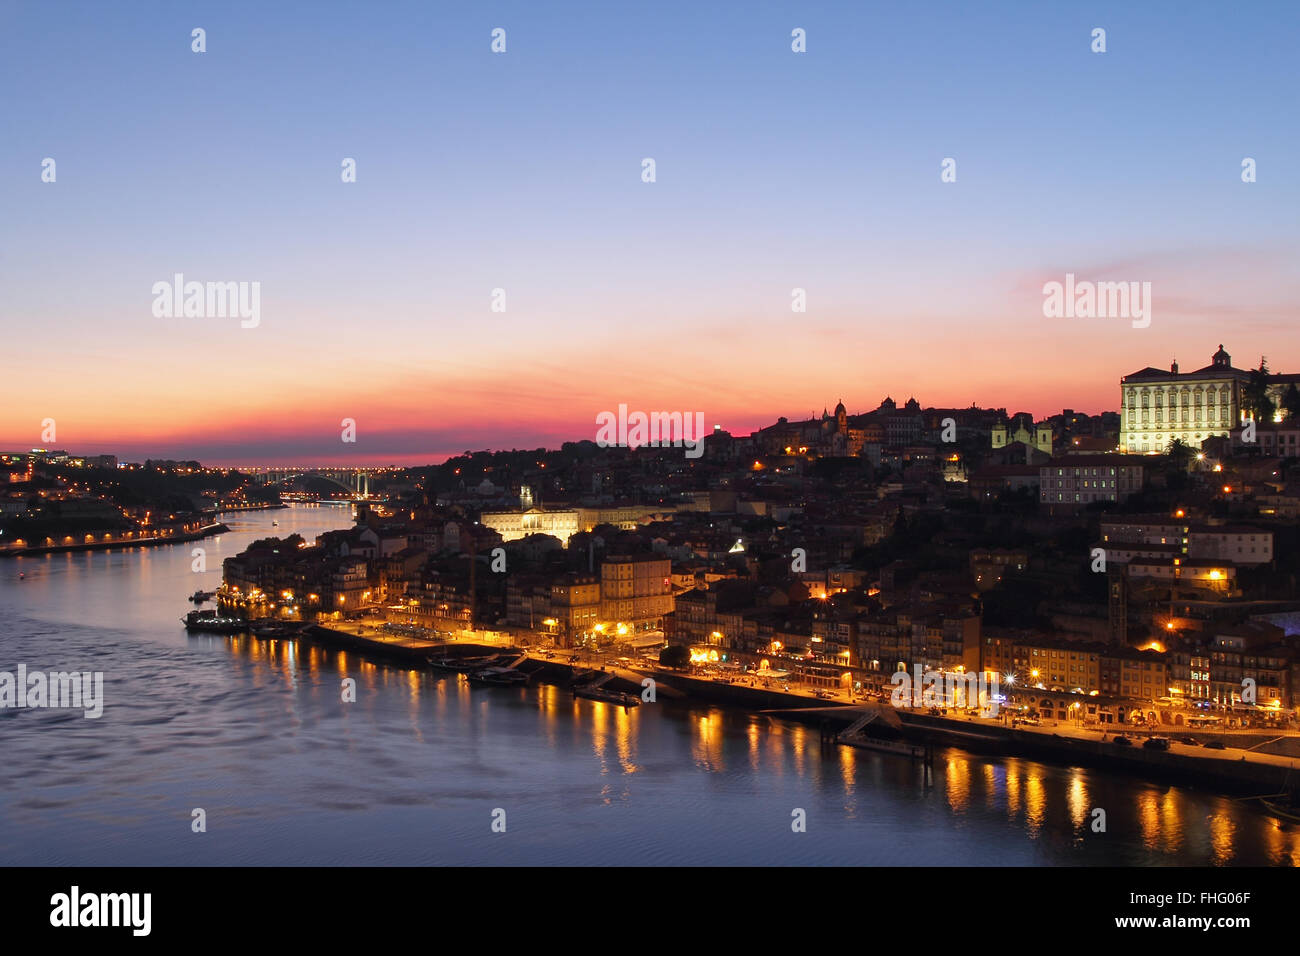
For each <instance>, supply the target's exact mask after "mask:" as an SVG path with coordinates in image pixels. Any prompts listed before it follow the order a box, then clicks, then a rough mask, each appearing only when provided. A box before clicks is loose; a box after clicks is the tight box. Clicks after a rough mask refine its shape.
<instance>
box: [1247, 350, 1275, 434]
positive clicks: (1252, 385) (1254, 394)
mask: <svg viewBox="0 0 1300 956" xmlns="http://www.w3.org/2000/svg"><path fill="white" fill-rule="evenodd" d="M1268 379H1269V373H1268V363H1267V362H1266V361H1265V360H1264V358H1263V356H1260V359H1259V368H1253V369H1251V370H1250V377H1249V378H1248V379H1247V380H1246V384H1245V385H1243V386H1242V389H1241V409H1242V411H1244V412H1246V413H1248V414H1249V415H1250V417H1251V418H1253V419H1254V420H1255V421H1256V422H1270V421H1272V420H1273V412H1274V410H1275V406H1274V404H1273V398H1272V396H1270V395H1269V394H1268Z"/></svg>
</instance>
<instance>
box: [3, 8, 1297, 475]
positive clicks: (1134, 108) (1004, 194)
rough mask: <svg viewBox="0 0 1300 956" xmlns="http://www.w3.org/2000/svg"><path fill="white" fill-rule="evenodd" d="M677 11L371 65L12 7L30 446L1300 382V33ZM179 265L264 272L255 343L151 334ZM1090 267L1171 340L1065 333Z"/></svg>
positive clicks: (334, 38) (173, 17) (1112, 12)
mask: <svg viewBox="0 0 1300 956" xmlns="http://www.w3.org/2000/svg"><path fill="white" fill-rule="evenodd" d="M672 9H673V8H672V7H671V6H670V7H668V8H659V9H657V11H656V12H655V13H654V14H653V15H652V14H650V13H645V12H634V11H599V12H597V11H594V10H593V12H592V14H591V15H590V16H589V17H587V18H585V19H584V18H567V19H566V20H565V22H563V23H562V24H560V23H555V22H550V21H548V19H547V17H546V16H545V15H544V14H543V13H540V12H537V11H529V10H525V9H517V8H513V7H508V6H507V7H502V8H499V9H495V10H492V11H490V12H482V13H479V12H456V11H451V12H449V13H445V14H444V13H439V14H438V16H437V18H436V19H435V17H434V15H433V14H432V13H430V12H429V11H425V10H421V9H420V8H419V7H418V5H414V4H410V5H399V6H397V7H395V8H394V13H393V17H392V19H391V21H389V22H387V23H385V24H377V25H375V26H374V27H373V29H372V30H371V31H370V32H369V33H368V35H367V40H366V42H365V43H364V44H361V43H358V41H357V40H356V37H355V36H354V34H353V31H352V30H351V29H350V27H349V25H348V21H347V18H346V17H345V16H334V17H331V16H321V17H319V18H313V19H312V20H311V22H310V23H307V24H304V23H302V22H300V19H299V18H297V17H296V16H294V15H292V14H291V13H289V12H287V11H256V12H253V11H251V10H247V9H240V8H236V9H233V10H222V11H212V12H210V13H209V12H203V13H192V12H183V13H178V12H175V11H170V10H168V9H167V8H165V7H163V6H149V5H142V6H140V7H136V8H133V9H131V10H129V11H120V12H118V13H115V14H112V15H110V14H108V13H107V12H106V11H102V10H97V9H95V8H94V7H93V6H89V5H87V6H84V7H82V8H81V15H80V16H78V17H77V18H75V22H74V23H70V24H68V26H67V28H66V29H65V30H63V31H61V32H60V33H59V34H58V35H57V36H55V35H53V34H49V35H44V34H42V33H41V32H40V31H39V30H37V29H36V27H37V18H38V15H37V14H36V13H35V12H34V11H33V10H30V9H26V8H23V9H14V10H13V11H11V13H10V14H9V22H8V23H7V29H6V31H5V33H6V36H7V37H8V38H9V43H10V44H11V46H10V48H9V49H7V50H6V57H5V62H6V65H5V67H3V68H2V69H3V73H4V75H5V76H6V77H7V78H8V79H10V80H11V82H13V81H16V80H17V79H19V78H20V77H22V76H25V75H28V74H30V73H32V72H34V71H40V75H41V77H42V82H41V84H40V85H39V89H38V91H37V92H35V93H33V95H31V96H29V97H26V98H21V99H17V100H15V101H14V102H13V104H12V109H11V114H12V115H11V124H10V125H11V131H12V134H13V135H12V137H11V142H12V143H15V144H21V148H15V147H11V148H10V149H8V150H6V151H4V152H3V153H2V154H0V173H3V178H4V181H5V182H6V184H7V187H6V201H7V206H8V207H9V208H8V212H9V216H10V220H11V225H12V226H13V228H11V229H10V230H6V234H5V238H4V239H3V240H0V243H3V245H0V281H3V282H4V285H5V288H6V291H7V296H6V300H5V302H4V304H3V305H0V310H3V321H4V325H5V328H6V330H7V334H8V338H9V341H8V345H9V350H10V353H11V354H14V355H19V356H24V357H26V361H24V362H23V363H21V364H18V365H16V366H12V367H11V368H10V369H9V370H8V376H7V377H8V379H9V382H10V395H9V396H7V397H8V400H7V401H6V402H5V404H4V407H3V408H2V409H0V441H2V442H3V443H4V444H5V445H6V446H12V447H15V448H23V447H31V446H33V445H39V444H41V441H40V439H39V436H40V431H41V427H40V423H41V422H42V421H43V420H44V419H46V418H52V419H54V420H55V421H56V423H57V426H58V430H57V435H58V440H57V442H56V444H58V445H69V446H76V447H77V448H79V449H85V450H86V452H87V453H95V452H110V453H121V454H125V455H130V456H137V457H139V456H147V455H153V456H156V457H198V458H200V459H202V460H211V461H214V462H237V461H250V460H270V459H274V460H284V461H306V460H322V461H325V462H339V463H345V462H348V461H357V460H373V461H386V462H387V461H392V462H395V463H409V462H414V461H423V460H438V459H440V458H443V457H445V456H447V455H452V454H457V453H459V452H461V451H463V450H464V449H466V448H479V447H492V448H510V447H538V446H548V447H549V446H553V445H558V444H559V443H560V442H562V441H565V440H576V439H580V438H581V437H582V436H583V435H584V434H586V433H589V432H591V431H593V426H592V425H591V422H592V421H593V419H594V417H595V415H597V414H598V413H599V412H601V411H603V410H607V409H612V408H616V407H618V405H619V404H620V403H627V404H628V405H630V406H632V407H640V408H676V409H692V410H701V411H703V412H704V414H705V415H706V417H707V418H708V420H709V421H710V423H711V424H712V423H715V422H716V423H721V424H723V425H724V427H727V428H729V429H731V430H732V431H735V432H747V431H750V430H752V429H753V428H755V427H758V426H759V425H760V424H763V423H765V422H767V421H771V420H774V419H775V418H776V417H778V416H780V415H787V416H790V417H795V416H799V415H802V414H804V408H805V406H810V405H811V407H809V408H808V411H816V410H819V409H820V407H821V405H822V404H823V403H826V402H832V403H833V402H834V401H836V400H838V399H840V398H842V399H843V400H844V401H845V402H846V403H847V404H848V405H849V406H850V407H852V408H854V409H855V410H862V409H866V408H869V407H874V405H875V404H876V403H878V402H879V401H880V399H882V398H883V397H884V396H885V395H891V396H893V397H894V398H895V400H897V401H900V402H902V401H904V400H906V398H907V397H908V396H909V395H917V396H918V397H921V398H922V400H923V402H924V403H925V404H930V405H935V406H939V407H942V406H952V407H967V406H969V405H970V404H971V403H972V402H976V403H979V404H993V405H998V406H1002V405H1005V407H1006V408H1007V409H1008V411H1013V410H1026V411H1030V412H1032V413H1033V414H1034V415H1035V417H1041V416H1043V415H1045V414H1050V413H1054V412H1057V411H1059V410H1060V408H1061V407H1063V406H1064V407H1074V408H1076V409H1079V410H1081V411H1087V412H1090V413H1096V412H1100V411H1102V410H1105V409H1111V410H1113V409H1115V408H1116V407H1117V405H1118V401H1117V396H1116V394H1115V388H1116V385H1115V383H1116V382H1117V380H1118V377H1119V376H1120V375H1122V374H1125V373H1127V372H1129V371H1132V370H1133V369H1135V368H1140V367H1143V366H1145V365H1156V366H1158V367H1159V366H1165V365H1168V364H1169V363H1170V362H1171V361H1172V360H1174V359H1175V358H1177V359H1178V360H1179V361H1181V362H1182V363H1183V365H1184V367H1192V366H1193V365H1194V364H1195V365H1199V364H1201V356H1202V353H1206V354H1208V351H1207V346H1208V350H1212V347H1213V344H1214V343H1217V342H1219V341H1227V342H1229V349H1230V351H1233V352H1234V354H1235V355H1237V356H1239V359H1238V364H1239V365H1241V366H1242V367H1249V366H1252V365H1255V364H1257V363H1258V355H1257V354H1256V353H1257V352H1263V353H1264V354H1267V355H1268V357H1269V361H1270V364H1271V365H1272V367H1274V368H1296V367H1300V348H1298V347H1297V346H1296V345H1294V344H1292V343H1291V342H1290V341H1288V340H1287V337H1286V334H1285V333H1286V332H1287V331H1288V330H1290V329H1291V328H1293V327H1294V326H1295V323H1296V319H1297V318H1300V310H1298V309H1297V307H1296V306H1295V302H1296V301H1297V292H1300V278H1297V276H1296V274H1295V271H1294V269H1293V268H1292V265H1291V263H1293V262H1294V259H1295V253H1296V252H1297V245H1298V244H1297V235H1296V226H1295V222H1294V217H1293V216H1290V215H1288V213H1287V211H1288V210H1290V209H1294V208H1295V207H1296V205H1297V202H1296V200H1297V199H1300V196H1297V187H1296V185H1295V183H1296V181H1297V177H1296V176H1295V175H1293V172H1294V162H1293V157H1294V156H1296V155H1297V154H1300V150H1297V148H1296V147H1297V141H1296V140H1297V136H1296V133H1295V131H1294V128H1293V125H1291V124H1289V123H1288V122H1287V121H1286V117H1287V116H1288V115H1289V114H1288V110H1289V108H1290V103H1291V95H1290V94H1291V92H1292V77H1291V73H1290V60H1289V56H1290V50H1289V47H1288V45H1287V44H1286V43H1285V37H1286V35H1287V31H1286V29H1285V27H1286V26H1287V25H1289V24H1293V23H1294V22H1295V21H1296V19H1297V17H1300V14H1298V13H1297V11H1296V10H1294V9H1293V8H1290V7H1288V6H1286V5H1282V4H1277V5H1274V6H1273V7H1272V8H1271V13H1270V17H1269V18H1236V19H1228V20H1224V19H1221V18H1219V17H1217V16H1216V15H1215V13H1214V11H1213V10H1212V9H1211V8H1209V7H1203V8H1197V7H1193V8H1186V7H1178V8H1176V11H1177V13H1176V15H1171V14H1170V11H1172V10H1174V9H1175V8H1172V7H1170V8H1169V9H1168V10H1161V9H1151V10H1145V11H1133V10H1127V9H1124V8H1123V7H1122V6H1118V5H1117V6H1115V7H1109V8H1108V7H1100V8H1096V9H1094V10H1092V11H1090V12H1089V13H1088V15H1087V16H1086V17H1085V16H1082V15H1080V14H1078V13H1076V12H1071V11H1066V10H1030V11H1026V10H1025V9H1024V8H1023V7H1022V6H1020V5H1016V4H997V5H992V6H988V7H981V8H980V9H979V10H973V9H963V8H961V7H959V6H955V5H954V6H947V7H939V8H936V9H927V11H924V12H922V11H882V12H878V13H877V12H872V13H870V14H868V13H867V12H865V11H853V10H829V9H819V8H810V9H806V10H800V11H797V12H789V13H787V12H773V11H748V10H747V11H746V15H745V17H744V18H743V22H742V19H741V18H735V17H730V16H728V15H727V14H726V13H725V12H720V11H700V10H696V9H691V8H687V7H685V6H680V7H678V8H677V9H678V10H680V11H681V13H682V17H681V18H677V17H673V16H671V15H668V16H666V15H665V12H667V13H671V12H672ZM688 11H689V16H687V12H688ZM191 21H193V22H191ZM200 21H201V22H200ZM196 26H201V27H202V28H203V29H204V30H205V31H206V49H205V51H204V52H203V53H202V54H198V53H195V52H193V51H192V50H191V44H190V32H191V30H192V29H193V28H194V27H196ZM1097 26H1104V28H1105V29H1106V30H1107V36H1108V48H1107V50H1106V52H1105V53H1104V54H1098V53H1095V52H1094V51H1093V50H1091V49H1090V43H1091V40H1090V34H1091V31H1092V30H1093V29H1094V28H1095V27H1097ZM497 27H500V28H502V29H505V30H506V31H507V34H508V46H507V49H506V52H505V53H503V54H494V53H493V52H492V51H491V48H490V44H491V31H492V30H493V29H494V28H497ZM795 27H797V28H799V29H802V30H805V31H806V33H807V52H806V53H804V54H795V53H793V52H792V51H791V41H790V34H791V30H792V29H793V28H795ZM19 37H20V38H22V40H23V42H22V43H21V44H13V40H14V38H19ZM904 41H905V42H904ZM1189 48H1191V49H1198V48H1207V49H1211V50H1212V51H1213V53H1214V55H1213V56H1203V57H1188V56H1187V55H1186V51H1187V50H1188V49H1189ZM73 50H75V51H76V54H75V56H73V54H72V52H71V51H73ZM395 62H400V63H401V64H402V67H401V70H400V71H399V72H398V73H396V74H394V73H393V72H392V64H393V63H395ZM1009 62H1015V63H1016V64H1017V66H1016V70H1015V71H1014V72H1012V71H1009V70H1008V69H1007V68H1006V64H1007V63H1009ZM51 66H52V67H53V68H52V69H50V68H49V67H51ZM336 66H337V69H336ZM595 76H600V77H601V82H600V83H593V82H592V79H593V77H595ZM994 102H996V103H997V104H998V108H997V111H996V112H995V113H991V112H990V111H989V104H990V103H994ZM1062 103H1068V104H1070V107H1069V108H1068V109H1063V108H1062V106H1061V104H1062ZM125 104H130V105H129V106H128V105H125ZM831 104H835V107H834V108H832V107H831ZM1135 131H1139V132H1135ZM1243 157H1250V158H1252V159H1253V160H1254V161H1256V162H1257V163H1258V180H1257V181H1255V182H1250V183H1246V182H1243V181H1242V179H1241V169H1240V167H1241V163H1242V161H1243ZM44 158H49V159H53V160H55V161H56V162H57V179H56V180H55V181H54V182H43V181H42V162H43V159H44ZM645 158H653V159H655V161H656V164H657V166H656V169H657V177H656V180H655V181H654V182H652V183H647V182H643V181H642V163H643V160H644V159H645ZM948 158H952V159H955V161H956V167H955V169H956V174H957V175H956V181H955V182H943V181H941V164H942V163H943V161H944V160H945V159H948ZM347 159H353V160H355V163H356V167H355V168H356V181H355V182H343V181H342V178H341V175H340V166H341V164H342V163H343V162H344V161H345V160H347ZM18 237H22V240H21V241H19V239H18ZM737 237H743V238H742V239H741V241H736V238H737ZM177 274H182V275H184V276H185V277H186V278H187V279H192V280H194V281H199V282H205V283H207V282H241V283H258V284H259V286H260V295H261V307H260V317H259V321H258V322H257V324H256V327H242V326H241V322H240V320H239V319H238V318H220V317H203V318H198V317H191V318H184V317H180V316H175V317H159V316H157V315H155V314H154V311H153V310H152V308H151V306H152V305H153V302H154V293H153V291H152V290H153V288H154V286H155V284H156V283H159V282H170V281H171V280H172V278H173V276H175V275H177ZM1066 275H1076V276H1078V277H1079V279H1080V280H1081V281H1095V282H1103V281H1123V282H1150V283H1151V289H1152V300H1153V301H1152V312H1153V319H1152V321H1151V324H1150V326H1149V327H1146V328H1135V327H1133V325H1132V324H1131V323H1130V322H1129V321H1127V320H1126V319H1123V318H1055V319H1050V318H1047V317H1045V315H1044V303H1043V299H1044V294H1043V286H1044V285H1045V284H1046V283H1049V282H1060V281H1062V280H1063V279H1064V277H1065V276H1066ZM497 289H501V290H504V293H505V303H506V311H505V312H493V311H491V309H492V304H493V301H494V299H493V294H494V290H497ZM794 289H802V290H805V292H806V297H807V306H806V308H807V311H806V312H802V313H799V312H793V311H792V305H791V302H792V290H794ZM972 357H977V358H976V359H975V360H972ZM344 418H351V419H353V420H355V421H356V422H357V439H358V440H357V443H356V444H355V445H349V446H343V445H340V444H339V442H338V434H339V429H340V425H339V423H340V422H341V420H342V419H344ZM286 455H287V457H285V456H286Z"/></svg>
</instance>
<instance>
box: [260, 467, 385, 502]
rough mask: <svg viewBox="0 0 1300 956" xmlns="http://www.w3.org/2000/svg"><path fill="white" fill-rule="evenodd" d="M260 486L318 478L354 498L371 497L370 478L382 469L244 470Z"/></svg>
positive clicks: (291, 468)
mask: <svg viewBox="0 0 1300 956" xmlns="http://www.w3.org/2000/svg"><path fill="white" fill-rule="evenodd" d="M240 470H241V471H243V472H244V473H245V474H247V475H250V476H251V477H252V478H253V480H254V481H255V482H257V484H259V485H275V484H280V483H282V482H286V481H293V480H294V479H295V478H318V479H320V480H321V481H326V482H329V483H330V484H332V485H334V486H335V487H337V488H340V489H342V490H343V491H346V492H347V493H348V494H349V495H350V496H351V497H353V498H369V497H370V476H371V475H373V474H376V473H378V472H380V471H382V470H383V469H381V468H302V467H284V468H276V467H270V468H242V469H240Z"/></svg>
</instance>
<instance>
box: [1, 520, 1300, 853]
mask: <svg viewBox="0 0 1300 956" xmlns="http://www.w3.org/2000/svg"><path fill="white" fill-rule="evenodd" d="M272 517H274V518H276V519H278V520H279V521H280V525H281V527H280V528H279V529H278V530H277V532H276V533H278V534H281V535H287V534H290V533H293V532H295V531H297V532H299V533H302V534H304V535H305V536H308V537H310V536H312V535H314V534H316V533H318V532H319V531H321V530H326V529H328V528H331V527H340V526H343V525H345V524H346V523H347V521H348V518H347V514H346V512H339V511H329V510H327V509H325V508H305V507H303V508H293V509H291V510H290V511H287V512H285V511H281V512H268V513H262V514H249V515H242V516H239V517H238V518H236V519H232V525H237V526H236V528H235V531H234V532H233V533H231V534H227V535H223V536H222V537H221V539H219V540H209V541H207V542H204V543H203V546H204V547H205V550H206V551H207V561H208V567H209V568H212V569H214V570H213V571H209V572H208V573H206V574H203V575H195V574H192V573H191V572H190V560H191V558H190V554H189V550H188V546H179V547H171V548H159V549H153V550H150V551H135V552H114V553H95V554H67V555H57V556H52V557H48V558H38V559H23V560H21V561H5V562H0V650H2V652H3V653H2V656H0V670H10V671H12V670H13V669H15V668H16V666H17V664H18V663H19V662H23V663H26V664H27V665H28V667H29V668H31V669H42V670H77V669H79V670H102V671H104V672H105V693H106V697H107V701H106V706H105V711H104V716H103V717H102V718H101V719H99V720H86V719H84V718H81V717H80V716H79V715H76V714H72V713H69V712H59V711H12V710H11V711H2V712H0V739H2V740H3V747H4V758H5V759H4V772H3V775H2V776H0V858H3V859H5V860H6V861H8V862H12V863H81V864H85V863H90V864H103V863H128V864H147V863H158V864H185V863H219V864H224V863H255V864H256V863H265V864H272V863H319V864H340V863H358V864H360V863H412V864H421V863H615V864H617V863H625V864H644V863H686V864H706V863H735V864H764V863H778V864H781V863H788V864H795V863H833V864H878V865H888V864H900V865H906V864H977V865H978V864H1043V863H1048V864H1051V863H1062V864H1071V863H1073V864H1136V865H1146V864H1160V863H1171V864H1197V863H1212V864H1221V865H1236V864H1262V863H1283V864H1290V863H1291V862H1292V861H1294V860H1296V859H1298V858H1300V845H1298V841H1300V829H1297V828H1294V827H1290V826H1284V825H1282V824H1280V823H1278V822H1277V821H1275V820H1272V819H1271V818H1269V817H1266V816H1263V815H1260V814H1259V813H1257V812H1255V811H1254V810H1251V809H1249V808H1247V807H1245V806H1243V805H1242V804H1240V803H1238V802H1236V801H1233V800H1231V799H1229V798H1226V797H1220V796H1216V795H1213V794H1207V793H1197V792H1192V791H1189V790H1186V789H1181V788H1171V787H1168V786H1165V785H1162V784H1146V783H1142V782H1140V781H1135V780H1133V779H1131V778H1126V777H1121V776H1115V775H1111V774H1106V773H1102V772H1099V771H1095V770H1084V769H1080V768H1077V767H1075V768H1072V767H1053V766H1047V765H1044V764H1040V763H1036V762H1033V761H1028V760H1021V759H1015V758H1007V759H1000V760H986V759H983V758H979V757H974V756H971V755H968V754H965V753H963V752H961V751H956V750H940V751H939V752H938V753H937V755H936V760H935V766H934V769H933V772H932V774H931V775H930V776H929V777H928V778H927V775H926V773H925V771H924V769H923V768H922V767H921V766H920V765H919V763H913V762H911V761H909V760H907V759H904V758H900V757H896V756H893V755H889V754H882V753H877V752H874V751H867V750H853V749H849V748H831V749H826V750H823V748H822V747H821V744H820V740H819V736H818V734H817V732H816V731H815V730H813V729H810V728H807V727H805V726H802V725H799V724H793V723H786V722H782V721H779V720H774V719H772V718H770V717H767V716H764V715H749V714H745V713H741V712H736V711H727V710H722V709H720V708H714V707H707V706H697V707H691V706H685V705H682V704H680V703H673V702H668V701H665V700H664V698H663V697H660V700H659V702H658V703H655V704H645V705H642V706H641V707H638V708H634V709H632V710H626V711H625V710H623V709H622V708H619V707H614V706H611V705H609V704H605V703H601V702H597V701H587V700H578V699H574V698H573V697H572V695H570V694H569V693H568V692H566V691H565V690H564V689H562V688H558V687H552V686H549V685H540V686H530V687H527V688H480V687H471V686H470V685H469V684H468V683H467V682H466V681H464V680H463V679H462V678H460V677H458V676H457V675H435V674H432V673H428V672H419V671H415V670H411V669H405V668H400V667H392V666H387V665H382V664H375V663H372V662H370V661H366V660H363V659H361V658H359V657H358V656H357V655H355V654H345V653H340V652H334V651H329V650H325V649H323V648H321V647H318V646H315V645H311V644H307V643H297V642H285V641H269V642H268V641H254V640H251V639H250V638H247V637H227V636H216V635H211V636H193V637H190V636H187V635H186V634H185V632H184V630H183V629H182V628H181V626H180V624H179V621H178V618H179V617H180V615H181V614H183V613H184V611H185V610H187V609H188V607H189V605H188V604H187V602H186V597H187V596H188V595H189V594H190V593H191V592H193V591H194V590H195V589H196V588H199V587H202V588H205V589H211V588H212V587H214V586H215V584H216V583H217V578H218V575H217V573H216V570H215V569H217V568H219V567H220V562H221V559H222V558H224V557H228V556H230V555H232V554H235V553H237V552H238V551H239V550H240V549H241V548H242V547H243V546H244V545H245V544H247V542H249V541H251V540H252V539H254V538H256V537H263V536H265V535H266V534H268V533H270V530H271V525H270V521H271V519H272ZM19 570H22V571H23V572H25V574H26V580H24V581H18V580H17V573H18V571H19ZM344 677H353V678H355V679H356V681H357V699H356V702H355V703H349V704H345V703H343V702H342V699H341V693H340V691H341V680H342V678H344ZM195 807H203V808H204V809H205V810H206V811H207V816H208V832H207V833H205V834H192V833H191V832H190V828H189V825H190V812H191V810H192V809H193V808H195ZM498 807H500V808H503V809H505V810H506V812H507V822H508V827H507V832H506V833H505V834H494V833H492V832H491V830H490V822H491V812H492V811H493V809H495V808H498ZM795 808H802V809H804V810H805V811H806V814H807V832H805V833H793V832H792V831H791V827H790V824H791V819H792V817H791V814H792V811H793V810H794V809H795ZM1097 808H1101V809H1104V810H1105V814H1106V830H1105V832H1104V833H1096V832H1094V831H1093V830H1092V822H1093V819H1094V811H1095V810H1096V809H1097Z"/></svg>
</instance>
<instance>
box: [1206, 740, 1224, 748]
mask: <svg viewBox="0 0 1300 956" xmlns="http://www.w3.org/2000/svg"><path fill="white" fill-rule="evenodd" d="M1204 746H1205V749H1206V750H1226V749H1227V748H1225V747H1224V746H1223V741H1222V740H1207V741H1206V742H1205V745H1204Z"/></svg>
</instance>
